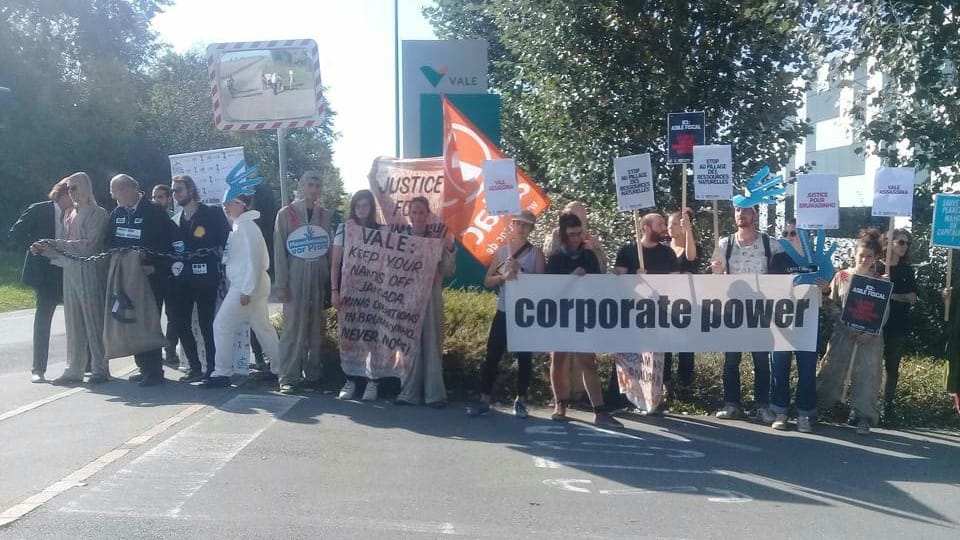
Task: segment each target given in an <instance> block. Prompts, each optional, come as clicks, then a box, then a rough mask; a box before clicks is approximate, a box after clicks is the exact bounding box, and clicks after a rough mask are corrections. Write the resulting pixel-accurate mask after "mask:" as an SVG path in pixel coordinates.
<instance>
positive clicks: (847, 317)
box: [840, 274, 893, 335]
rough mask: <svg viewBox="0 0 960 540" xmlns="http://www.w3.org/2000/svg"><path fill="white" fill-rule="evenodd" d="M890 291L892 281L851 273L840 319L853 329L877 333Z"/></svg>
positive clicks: (881, 325)
mask: <svg viewBox="0 0 960 540" xmlns="http://www.w3.org/2000/svg"><path fill="white" fill-rule="evenodd" d="M891 293H893V283H891V282H889V281H886V280H883V279H875V278H872V277H867V276H860V275H857V274H852V275H851V281H850V292H849V293H848V294H847V301H846V302H844V304H843V314H842V315H841V316H840V320H841V321H842V322H843V323H844V324H846V325H847V326H849V327H850V328H853V329H854V330H859V331H861V332H866V333H868V334H874V335H877V334H879V333H880V329H881V328H882V327H883V316H884V315H885V314H886V312H887V306H889V305H890V294H891Z"/></svg>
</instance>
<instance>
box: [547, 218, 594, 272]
mask: <svg viewBox="0 0 960 540" xmlns="http://www.w3.org/2000/svg"><path fill="white" fill-rule="evenodd" d="M560 213H561V215H562V214H573V215H575V216H577V218H578V219H579V220H580V223H581V224H582V226H583V245H584V247H585V248H587V249H589V250H590V251H593V253H594V254H595V255H596V256H597V261H598V262H599V263H600V273H601V274H605V273H606V272H607V254H606V253H605V252H604V251H603V244H602V243H600V239H599V238H597V237H596V236H593V235H592V234H590V227H589V226H588V224H587V207H586V205H584V204H583V203H582V202H580V201H571V202H568V203H567V205H566V206H564V207H563V210H562V211H561V212H560ZM562 245H563V242H561V240H560V229H559V228H557V229H554V230H553V234H552V235H551V236H550V240H549V243H548V244H547V245H545V246H543V248H544V249H543V252H544V253H545V254H546V256H547V257H549V256H550V255H553V254H554V253H556V252H558V251H560V248H561V246H562Z"/></svg>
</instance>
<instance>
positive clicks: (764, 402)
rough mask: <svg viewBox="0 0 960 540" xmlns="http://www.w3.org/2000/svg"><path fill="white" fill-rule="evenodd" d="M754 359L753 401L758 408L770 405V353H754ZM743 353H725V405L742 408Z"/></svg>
mask: <svg viewBox="0 0 960 540" xmlns="http://www.w3.org/2000/svg"><path fill="white" fill-rule="evenodd" d="M750 356H752V357H753V400H754V401H755V402H756V404H757V407H766V406H768V405H769V404H770V353H769V352H766V351H764V352H752V353H750ZM742 359H743V353H738V352H728V353H724V360H723V403H724V404H725V405H730V404H732V405H737V406H742V405H743V403H742V401H741V399H740V360H742Z"/></svg>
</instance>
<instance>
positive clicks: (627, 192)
mask: <svg viewBox="0 0 960 540" xmlns="http://www.w3.org/2000/svg"><path fill="white" fill-rule="evenodd" d="M613 174H614V183H615V184H616V187H617V204H618V205H619V207H620V211H621V212H627V211H630V210H639V209H641V208H651V207H653V206H656V203H655V201H654V197H653V170H652V169H651V167H650V154H636V155H633V156H623V157H618V158H615V159H614V160H613Z"/></svg>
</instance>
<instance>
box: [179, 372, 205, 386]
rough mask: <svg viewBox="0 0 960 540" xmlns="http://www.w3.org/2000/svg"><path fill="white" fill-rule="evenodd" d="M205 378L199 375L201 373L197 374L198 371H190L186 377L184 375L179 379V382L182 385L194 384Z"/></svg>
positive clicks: (201, 374)
mask: <svg viewBox="0 0 960 540" xmlns="http://www.w3.org/2000/svg"><path fill="white" fill-rule="evenodd" d="M205 378H206V377H204V375H203V373H201V372H199V371H191V372H189V373H187V374H186V375H184V376H183V377H180V382H182V383H194V382H199V381H202V380H204V379H205Z"/></svg>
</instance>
